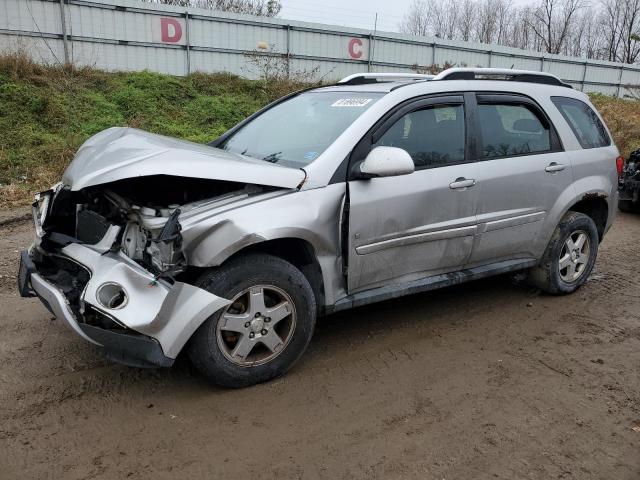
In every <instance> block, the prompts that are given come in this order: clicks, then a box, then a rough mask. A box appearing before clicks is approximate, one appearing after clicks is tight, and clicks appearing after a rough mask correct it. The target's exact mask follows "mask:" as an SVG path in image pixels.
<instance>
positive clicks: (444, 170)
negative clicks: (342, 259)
mask: <svg viewBox="0 0 640 480" xmlns="http://www.w3.org/2000/svg"><path fill="white" fill-rule="evenodd" d="M465 124H466V122H465V108H464V100H463V97H462V96H461V95H460V96H457V95H452V96H447V97H442V98H433V99H428V100H426V101H425V100H422V101H419V102H415V103H413V104H409V105H405V106H404V107H402V108H401V109H399V110H398V111H397V112H396V113H395V114H392V115H391V116H390V117H389V118H388V119H386V120H385V121H384V122H383V123H382V125H381V126H380V127H379V128H378V129H377V130H374V133H373V134H372V135H371V139H370V142H369V143H368V146H367V147H366V148H365V151H364V152H363V154H366V153H367V151H370V149H372V148H375V147H377V146H383V145H384V146H393V147H399V148H402V149H404V150H406V151H407V152H409V154H410V155H411V157H412V158H413V160H414V163H415V168H416V171H415V172H413V173H412V174H410V175H403V176H395V177H385V178H372V179H358V180H351V181H349V231H348V245H347V248H348V272H347V275H348V289H349V293H354V292H357V291H362V290H366V289H369V288H374V287H378V286H383V285H388V284H389V283H401V282H407V281H411V280H415V279H418V278H422V277H425V276H428V275H432V274H437V273H443V272H447V271H454V270H457V269H459V268H461V266H462V265H463V264H464V263H465V262H466V261H467V260H468V257H469V255H470V253H471V248H472V244H473V238H474V234H475V233H476V228H477V226H476V216H475V209H476V200H477V192H478V189H477V186H476V182H475V179H474V177H475V176H476V165H477V164H475V163H470V162H468V159H469V153H468V149H467V148H466V143H467V142H466V137H467V132H466V130H467V129H466V127H465ZM356 151H358V149H356ZM360 151H362V147H360Z"/></svg>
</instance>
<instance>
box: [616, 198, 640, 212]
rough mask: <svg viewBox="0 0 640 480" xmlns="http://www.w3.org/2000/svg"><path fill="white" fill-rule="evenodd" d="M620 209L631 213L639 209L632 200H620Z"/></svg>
mask: <svg viewBox="0 0 640 480" xmlns="http://www.w3.org/2000/svg"><path fill="white" fill-rule="evenodd" d="M618 209H619V210H620V211H621V212H625V213H631V212H635V211H637V210H638V209H637V207H636V205H634V203H633V201H632V200H618Z"/></svg>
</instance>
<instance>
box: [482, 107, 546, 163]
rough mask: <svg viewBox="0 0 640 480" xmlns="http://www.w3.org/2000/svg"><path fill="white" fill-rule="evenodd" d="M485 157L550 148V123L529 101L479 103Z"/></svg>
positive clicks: (533, 152) (524, 153)
mask: <svg viewBox="0 0 640 480" xmlns="http://www.w3.org/2000/svg"><path fill="white" fill-rule="evenodd" d="M478 113H479V115H480V129H481V131H482V142H483V145H482V156H483V158H500V157H508V156H516V155H527V154H535V153H541V152H547V151H550V150H551V134H550V130H549V126H548V125H545V124H543V123H542V122H541V121H540V119H539V118H538V116H537V115H536V113H535V112H534V111H532V109H531V106H529V105H526V104H500V103H489V104H482V103H481V104H479V105H478Z"/></svg>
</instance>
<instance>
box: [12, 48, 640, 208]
mask: <svg viewBox="0 0 640 480" xmlns="http://www.w3.org/2000/svg"><path fill="white" fill-rule="evenodd" d="M302 86H304V85H302V84H300V83H295V82H292V83H282V82H279V83H275V84H274V83H265V82H262V81H250V80H245V79H242V78H240V77H237V76H234V75H229V74H201V73H195V74H192V75H189V76H187V77H172V76H169V75H161V74H157V73H151V72H135V73H123V72H119V73H107V72H103V71H99V70H95V69H90V68H83V69H65V68H62V67H48V66H40V65H37V64H34V63H32V62H31V61H29V60H28V59H27V58H26V57H24V56H22V55H19V54H17V55H5V56H0V131H1V132H2V134H1V135H0V209H2V208H7V207H13V206H18V205H23V204H26V203H29V202H30V201H31V198H32V196H33V193H34V192H37V191H39V190H42V189H46V188H48V187H49V186H51V185H52V184H54V183H55V182H57V181H58V180H59V178H60V176H61V175H62V172H63V170H64V168H65V167H66V165H67V164H68V162H69V161H70V160H71V158H72V157H73V154H74V152H75V150H76V149H77V148H78V146H79V145H80V144H81V143H82V142H83V141H84V140H86V138H87V137H89V136H91V135H93V134H95V133H97V132H99V131H101V130H103V129H105V128H108V127H111V126H127V125H128V126H132V127H136V128H141V129H144V130H148V131H151V132H155V133H160V134H164V135H171V136H176V137H181V138H185V139H188V140H192V141H195V142H206V141H209V140H211V139H213V138H215V137H216V136H218V135H219V134H221V133H222V132H224V131H225V130H227V129H228V128H229V127H231V126H233V125H234V124H235V123H237V122H239V121H240V120H242V119H243V118H244V117H246V116H247V115H249V114H251V113H252V112H254V111H255V110H257V109H258V108H260V107H261V106H263V105H265V104H266V103H268V102H269V101H271V100H274V99H275V98H278V97H279V96H281V95H284V94H285V93H287V92H289V91H292V90H295V89H299V88H301V87H302ZM593 101H594V103H595V104H596V105H597V107H598V108H599V109H600V111H601V112H602V114H603V115H604V116H605V119H606V121H607V124H608V126H609V128H610V129H611V130H612V132H613V134H614V136H615V139H616V142H617V143H618V145H619V147H620V149H621V150H622V151H623V152H624V153H625V154H626V153H628V152H629V151H630V150H632V149H634V148H638V147H640V103H638V102H636V101H631V100H617V99H614V98H611V97H605V96H601V95H596V96H594V97H593Z"/></svg>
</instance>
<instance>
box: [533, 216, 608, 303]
mask: <svg viewBox="0 0 640 480" xmlns="http://www.w3.org/2000/svg"><path fill="white" fill-rule="evenodd" d="M597 254H598V230H597V228H596V224H595V223H594V221H593V220H592V219H591V218H590V217H588V216H587V215H584V214H583V213H578V212H568V213H567V214H566V215H565V216H564V217H563V218H562V220H561V221H560V223H559V224H558V226H557V227H556V230H555V232H554V233H553V236H552V237H551V240H550V241H549V245H547V249H546V250H545V252H544V255H543V257H542V260H541V261H540V264H539V265H538V266H537V267H534V268H532V269H531V271H530V272H529V279H530V280H531V283H533V284H534V285H535V286H536V287H538V288H540V289H542V290H544V291H545V292H548V293H552V294H566V293H572V292H574V291H575V290H577V289H578V288H579V287H580V286H581V285H583V284H584V283H585V282H586V281H587V278H588V277H589V274H590V273H591V270H593V266H594V265H595V262H596V257H597Z"/></svg>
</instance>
